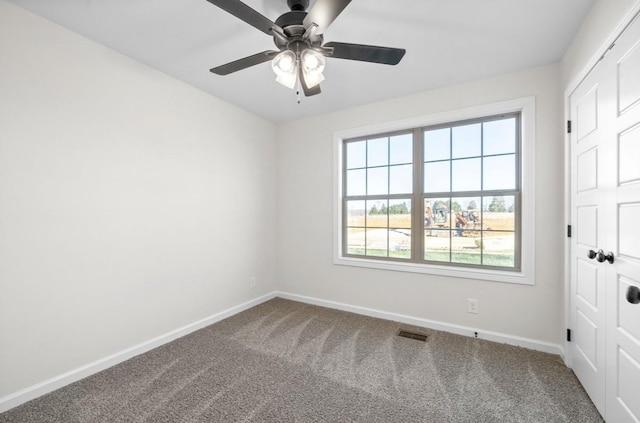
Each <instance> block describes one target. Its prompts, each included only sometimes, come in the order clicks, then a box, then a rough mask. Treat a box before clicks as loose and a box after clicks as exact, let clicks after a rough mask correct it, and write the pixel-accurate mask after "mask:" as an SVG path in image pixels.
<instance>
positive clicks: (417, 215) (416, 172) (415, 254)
mask: <svg viewBox="0 0 640 423" xmlns="http://www.w3.org/2000/svg"><path fill="white" fill-rule="evenodd" d="M422 148H423V143H422V131H421V130H420V129H418V128H417V129H415V130H414V131H413V167H414V168H413V197H412V199H413V206H412V207H411V212H412V215H411V217H412V219H411V234H412V248H411V260H413V261H416V262H419V261H420V260H421V258H422V257H424V233H423V228H424V199H423V195H422V191H423V187H422V185H423V182H422V181H423V180H424V178H423V175H424V169H423V163H422V158H423V157H424V154H423V151H422Z"/></svg>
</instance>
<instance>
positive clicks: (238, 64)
mask: <svg viewBox="0 0 640 423" xmlns="http://www.w3.org/2000/svg"><path fill="white" fill-rule="evenodd" d="M278 53H280V52H279V51H275V50H267V51H263V52H261V53H256V54H254V55H253V56H248V57H244V58H242V59H238V60H235V61H233V62H229V63H227V64H224V65H220V66H217V67H215V68H212V69H209V71H210V72H213V73H215V74H216V75H229V74H230V73H233V72H237V71H239V70H242V69H246V68H249V67H251V66H254V65H259V64H260V63H264V62H267V61H269V60H271V59H273V58H274V57H275V56H276V55H277V54H278Z"/></svg>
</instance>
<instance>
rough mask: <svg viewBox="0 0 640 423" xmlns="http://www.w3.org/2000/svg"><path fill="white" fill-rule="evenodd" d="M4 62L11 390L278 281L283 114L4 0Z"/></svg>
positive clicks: (1, 328)
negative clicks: (261, 113)
mask: <svg viewBox="0 0 640 423" xmlns="http://www.w3.org/2000/svg"><path fill="white" fill-rule="evenodd" d="M0 62H1V65H0V398H2V397H3V396H4V395H8V394H11V393H15V392H16V391H18V390H21V389H23V388H28V387H30V386H32V385H33V384H35V383H38V382H42V381H45V380H47V379H48V378H51V377H54V376H57V375H60V374H62V373H64V372H67V371H70V370H73V369H76V368H78V367H79V366H82V365H85V364H87V363H90V362H92V361H94V360H98V359H102V358H104V357H106V356H108V355H110V354H114V353H117V352H119V351H121V350H123V349H125V348H129V347H131V346H133V345H136V344H139V343H142V342H144V341H147V340H149V339H151V338H154V337H156V336H159V335H162V334H165V333H167V332H169V331H172V330H174V329H177V328H180V327H182V326H184V325H187V324H190V323H193V322H195V321H198V320H199V319H203V318H206V317H208V316H211V315H213V314H215V313H218V312H220V311H222V310H225V309H227V308H229V307H232V306H236V305H238V304H240V303H243V302H245V301H248V300H250V299H253V298H256V297H258V296H260V295H263V294H265V293H268V292H272V291H274V290H275V289H276V285H275V283H276V281H275V249H274V244H275V230H274V229H273V225H271V224H264V222H273V221H274V220H275V207H276V203H275V196H276V186H275V182H276V175H275V152H276V148H275V131H276V128H275V126H274V125H273V124H271V123H268V122H266V121H264V120H262V119H259V118H257V117H255V116H253V115H250V114H248V113H246V112H244V111H242V110H240V109H237V108H235V107H233V106H230V105H228V104H226V103H224V102H222V101H219V100H217V99H215V98H213V97H212V96H210V95H208V94H205V93H204V92H201V91H199V90H196V89H194V88H192V87H190V86H187V85H185V84H183V83H181V82H178V81H176V80H174V79H172V78H170V77H168V76H166V75H164V74H161V73H159V72H157V71H154V70H152V69H150V68H148V67H146V66H144V65H142V64H140V63H138V62H135V61H133V60H131V59H129V58H127V57H124V56H122V55H120V54H117V53H115V52H113V51H111V50H109V49H107V48H104V47H102V46H100V45H98V44H96V43H94V42H92V41H90V40H87V39H85V38H83V37H80V36H78V35H76V34H74V33H71V32H69V31H67V30H66V29H63V28H61V27H58V26H56V25H54V24H52V23H50V22H48V21H45V20H43V19H41V18H39V17H36V16H34V15H31V14H30V13H28V12H26V11H24V10H22V9H19V8H16V7H15V6H13V5H11V4H9V3H7V2H5V1H4V0H0ZM254 275H255V276H257V277H258V288H256V289H250V288H249V277H250V276H254Z"/></svg>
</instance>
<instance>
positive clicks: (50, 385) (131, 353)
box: [0, 292, 276, 413]
mask: <svg viewBox="0 0 640 423" xmlns="http://www.w3.org/2000/svg"><path fill="white" fill-rule="evenodd" d="M275 297H276V294H275V293H274V292H272V293H269V294H267V295H263V296H262V297H258V298H255V299H253V300H250V301H247V302H245V303H242V304H239V305H237V306H234V307H231V308H228V309H226V310H224V311H221V312H219V313H216V314H214V315H212V316H209V317H206V318H204V319H202V320H198V321H197V322H194V323H190V324H188V325H186V326H183V327H181V328H179V329H176V330H173V331H171V332H168V333H166V334H164V335H160V336H158V337H155V338H153V339H150V340H148V341H146V342H143V343H141V344H138V345H134V346H133V347H130V348H127V349H125V350H122V351H119V352H117V353H115V354H112V355H110V356H107V357H104V358H102V359H100V360H96V361H94V362H92V363H89V364H86V365H84V366H81V367H79V368H77V369H74V370H71V371H68V372H66V373H63V374H61V375H58V376H55V377H53V378H51V379H48V380H45V381H43V382H40V383H37V384H35V385H33V386H30V387H28V388H25V389H22V390H20V391H18V392H15V393H13V394H9V395H7V396H4V397H2V398H0V413H3V412H5V411H7V410H10V409H12V408H14V407H17V406H19V405H20V404H23V403H25V402H27V401H31V400H32V399H35V398H38V397H40V396H42V395H45V394H48V393H49V392H52V391H55V390H56V389H60V388H62V387H63V386H66V385H69V384H70V383H73V382H76V381H78V380H80V379H84V378H85V377H87V376H91V375H93V374H95V373H98V372H100V371H102V370H105V369H107V368H109V367H112V366H115V365H116V364H119V363H122V362H123V361H126V360H129V359H130V358H132V357H135V356H137V355H140V354H143V353H145V352H147V351H150V350H152V349H154V348H158V347H159V346H162V345H164V344H167V343H169V342H171V341H173V340H175V339H178V338H180V337H183V336H185V335H188V334H190V333H191V332H194V331H196V330H198V329H202V328H204V327H206V326H209V325H211V324H213V323H216V322H219V321H220V320H223V319H226V318H227V317H231V316H233V315H234V314H237V313H240V312H242V311H245V310H247V309H250V308H251V307H254V306H256V305H258V304H261V303H263V302H265V301H268V300H271V299H273V298H275Z"/></svg>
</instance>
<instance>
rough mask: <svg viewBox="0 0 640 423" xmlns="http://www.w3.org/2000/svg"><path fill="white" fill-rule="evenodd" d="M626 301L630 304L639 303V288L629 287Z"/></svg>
mask: <svg viewBox="0 0 640 423" xmlns="http://www.w3.org/2000/svg"><path fill="white" fill-rule="evenodd" d="M627 301H629V302H630V303H631V304H638V303H640V288H638V287H637V286H630V287H629V289H628V290H627Z"/></svg>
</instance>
